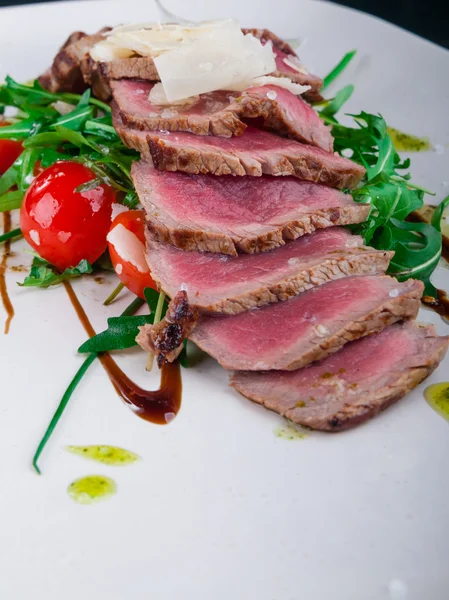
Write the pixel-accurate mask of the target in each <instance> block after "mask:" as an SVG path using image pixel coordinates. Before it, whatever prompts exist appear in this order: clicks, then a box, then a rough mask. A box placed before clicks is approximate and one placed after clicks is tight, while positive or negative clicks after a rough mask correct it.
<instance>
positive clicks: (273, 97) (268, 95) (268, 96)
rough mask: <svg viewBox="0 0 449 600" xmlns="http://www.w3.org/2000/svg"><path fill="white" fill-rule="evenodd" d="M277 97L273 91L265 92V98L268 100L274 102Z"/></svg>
mask: <svg viewBox="0 0 449 600" xmlns="http://www.w3.org/2000/svg"><path fill="white" fill-rule="evenodd" d="M277 97H278V95H277V93H276V92H275V91H274V90H270V91H269V92H267V98H269V99H270V100H276V98H277Z"/></svg>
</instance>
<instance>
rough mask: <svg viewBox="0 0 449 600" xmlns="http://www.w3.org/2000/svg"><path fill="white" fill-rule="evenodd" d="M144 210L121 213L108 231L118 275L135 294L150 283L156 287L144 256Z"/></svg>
mask: <svg viewBox="0 0 449 600" xmlns="http://www.w3.org/2000/svg"><path fill="white" fill-rule="evenodd" d="M144 232H145V214H144V212H143V210H128V211H126V212H122V213H120V214H118V215H117V216H116V217H115V219H114V220H113V221H112V225H111V229H110V231H109V233H108V248H109V255H110V257H111V261H112V264H113V265H114V269H115V272H116V273H117V276H118V278H119V279H120V281H121V282H122V283H124V284H125V286H126V287H127V288H128V289H129V290H131V292H133V293H134V294H136V296H139V297H140V298H144V295H143V290H144V289H145V288H147V287H150V288H153V289H157V286H156V284H155V282H154V280H153V278H152V277H151V274H150V269H149V268H148V265H147V263H146V260H145V233H144Z"/></svg>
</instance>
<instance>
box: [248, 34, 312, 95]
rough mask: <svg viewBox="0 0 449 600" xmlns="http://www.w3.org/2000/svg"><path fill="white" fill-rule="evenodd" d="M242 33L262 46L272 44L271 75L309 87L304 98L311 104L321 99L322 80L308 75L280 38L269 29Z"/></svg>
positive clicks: (287, 45) (290, 49)
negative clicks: (247, 34)
mask: <svg viewBox="0 0 449 600" xmlns="http://www.w3.org/2000/svg"><path fill="white" fill-rule="evenodd" d="M242 31H243V33H251V34H252V35H253V36H254V37H256V38H257V39H259V40H260V41H261V42H262V44H266V43H267V42H271V43H272V46H273V52H274V54H275V55H276V71H275V72H274V73H273V75H275V76H276V77H288V78H289V79H291V80H292V81H294V82H295V83H299V84H301V85H310V87H311V89H310V90H309V91H308V92H306V94H304V96H305V98H306V99H307V100H309V101H311V102H314V101H317V100H319V99H320V98H321V96H320V94H319V91H320V89H321V87H322V85H323V80H322V79H320V78H319V77H317V76H316V75H312V73H309V72H308V71H307V69H305V67H304V66H302V65H301V64H300V63H299V60H298V57H297V55H296V53H295V51H294V50H293V48H292V47H291V46H290V45H289V44H287V43H286V42H284V41H283V40H281V38H279V37H278V36H277V35H275V34H274V33H273V32H272V31H270V30H269V29H242ZM286 61H287V62H286ZM289 63H290V64H289ZM291 65H294V66H291Z"/></svg>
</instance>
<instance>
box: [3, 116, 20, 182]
mask: <svg viewBox="0 0 449 600" xmlns="http://www.w3.org/2000/svg"><path fill="white" fill-rule="evenodd" d="M6 125H9V123H8V122H7V121H0V127H5V126H6ZM22 150H23V147H22V144H21V143H20V142H15V141H14V140H0V175H2V174H3V173H4V172H5V171H7V170H8V169H9V167H10V166H11V165H12V164H13V162H14V161H15V160H16V158H19V156H20V155H21V154H22Z"/></svg>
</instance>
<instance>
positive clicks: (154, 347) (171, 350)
mask: <svg viewBox="0 0 449 600" xmlns="http://www.w3.org/2000/svg"><path fill="white" fill-rule="evenodd" d="M197 321H198V311H197V310H196V309H195V308H194V307H192V306H191V305H190V304H189V299H188V297H187V293H186V292H185V291H180V292H178V293H177V294H176V296H175V297H174V298H173V299H172V300H171V301H170V304H169V305H168V309H167V312H166V314H165V317H164V318H163V319H162V320H161V321H160V322H159V323H157V324H156V325H143V327H139V329H140V332H139V334H138V335H137V337H136V342H137V343H138V344H139V346H140V347H141V348H143V349H144V350H146V351H147V352H151V353H152V354H155V355H156V356H157V363H158V365H159V367H161V366H162V365H163V363H164V362H173V361H174V360H176V359H177V358H178V356H179V354H180V352H181V350H182V347H183V342H184V340H185V338H186V337H187V336H188V335H190V334H191V332H192V331H193V329H194V327H195V325H196V322H197Z"/></svg>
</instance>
